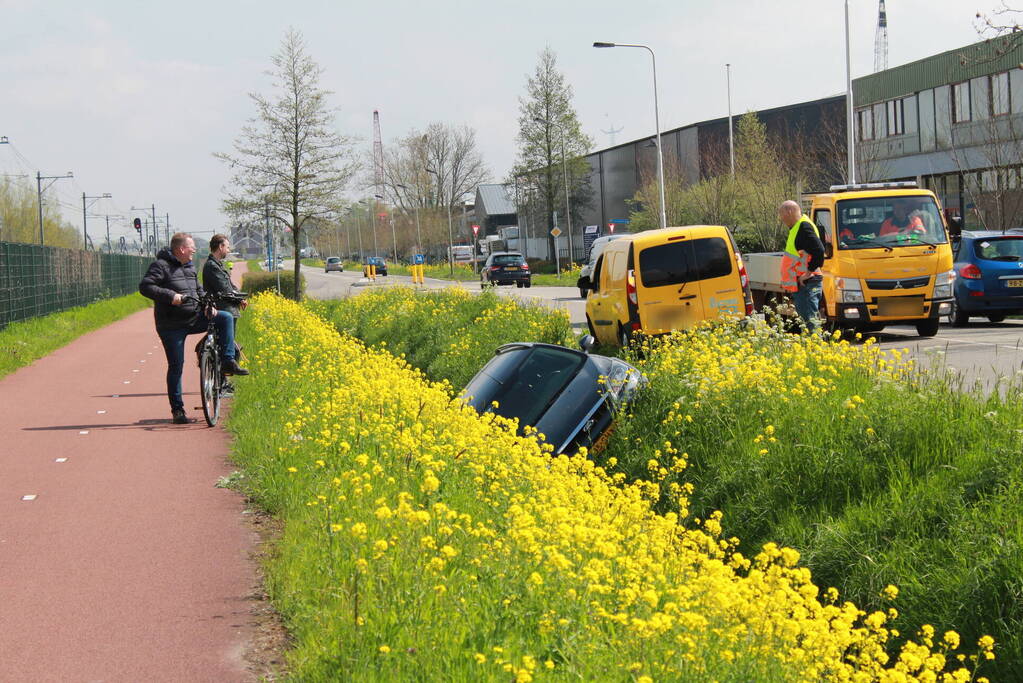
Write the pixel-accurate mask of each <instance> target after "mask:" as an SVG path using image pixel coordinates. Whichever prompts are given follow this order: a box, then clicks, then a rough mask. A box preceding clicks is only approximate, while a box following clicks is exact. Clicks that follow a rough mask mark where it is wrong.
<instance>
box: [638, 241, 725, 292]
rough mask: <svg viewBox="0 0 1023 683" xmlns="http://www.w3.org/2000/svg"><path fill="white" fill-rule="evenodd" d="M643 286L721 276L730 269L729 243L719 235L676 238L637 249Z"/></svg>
mask: <svg viewBox="0 0 1023 683" xmlns="http://www.w3.org/2000/svg"><path fill="white" fill-rule="evenodd" d="M639 271H640V277H641V278H642V281H643V286H644V287H663V286H665V285H679V284H682V283H683V282H695V281H696V280H706V279H709V278H714V277H723V276H725V275H729V274H731V272H732V257H731V254H730V252H729V250H728V244H727V243H726V242H725V241H724V240H723V239H721V238H720V237H701V238H698V239H694V240H679V241H677V242H668V243H667V244H659V245H657V246H656V247H649V248H647V249H644V250H643V251H641V252H639Z"/></svg>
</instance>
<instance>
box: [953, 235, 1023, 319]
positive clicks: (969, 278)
mask: <svg viewBox="0 0 1023 683" xmlns="http://www.w3.org/2000/svg"><path fill="white" fill-rule="evenodd" d="M952 253H953V255H954V259H955V265H954V266H953V269H954V270H955V274H956V278H955V282H954V283H953V288H952V289H953V293H954V294H955V301H954V302H953V304H952V312H951V313H949V316H948V321H949V322H950V323H951V324H952V325H955V326H956V327H960V326H963V325H966V324H967V323H969V321H970V317H971V316H983V317H985V318H987V319H988V320H990V321H991V322H993V323H1000V322H1002V321H1003V320H1005V317H1006V316H1008V315H1021V314H1023V231H1017V230H1011V231H1008V232H1004V233H1003V232H1000V231H993V230H984V231H980V230H976V231H970V230H964V231H963V232H962V233H961V234H960V236H959V238H958V239H957V240H955V241H954V242H953V245H952Z"/></svg>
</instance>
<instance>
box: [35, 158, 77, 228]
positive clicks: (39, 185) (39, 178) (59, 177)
mask: <svg viewBox="0 0 1023 683" xmlns="http://www.w3.org/2000/svg"><path fill="white" fill-rule="evenodd" d="M74 177H75V176H74V174H73V173H72V172H71V171H68V172H67V173H65V174H64V175H43V174H42V173H40V172H39V171H36V193H37V195H36V196H37V197H38V199H39V244H45V243H46V242H45V240H44V237H43V192H45V191H46V190H48V189H50V185H53V184H54V183H55V182H57V181H58V180H63V179H65V178H74ZM44 180H49V181H50V182H48V183H46V187H43V181H44Z"/></svg>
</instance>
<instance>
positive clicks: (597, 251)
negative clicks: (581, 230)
mask: <svg viewBox="0 0 1023 683" xmlns="http://www.w3.org/2000/svg"><path fill="white" fill-rule="evenodd" d="M625 236H626V235H624V234H623V235H604V236H603V237H598V238H597V239H595V240H593V244H591V245H590V259H589V260H588V261H587V262H586V263H584V264H583V267H582V268H581V269H580V270H579V277H590V276H591V275H593V266H594V265H596V263H597V259H599V258H600V255H601V254H603V253H604V247H606V246H607V245H608V243H609V242H613V241H615V240H618V239H621V238H623V237H625ZM588 291H589V290H588V289H583V288H582V287H580V288H579V298H580V299H585V298H586V293H587V292H588Z"/></svg>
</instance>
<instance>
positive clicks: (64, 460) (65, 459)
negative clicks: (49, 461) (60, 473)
mask: <svg viewBox="0 0 1023 683" xmlns="http://www.w3.org/2000/svg"><path fill="white" fill-rule="evenodd" d="M54 462H67V458H57V459H56V460H54Z"/></svg>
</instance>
